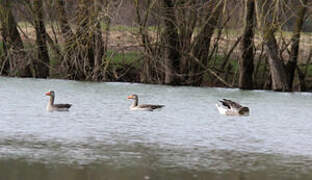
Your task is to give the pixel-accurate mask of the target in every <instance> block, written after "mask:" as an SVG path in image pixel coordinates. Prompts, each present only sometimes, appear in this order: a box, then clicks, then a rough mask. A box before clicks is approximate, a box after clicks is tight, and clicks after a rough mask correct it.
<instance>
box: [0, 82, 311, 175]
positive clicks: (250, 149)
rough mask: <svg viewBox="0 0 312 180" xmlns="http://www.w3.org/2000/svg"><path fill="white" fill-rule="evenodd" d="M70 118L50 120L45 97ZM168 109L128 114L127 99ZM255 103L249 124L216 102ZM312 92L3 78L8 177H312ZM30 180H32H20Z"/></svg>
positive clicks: (0, 149)
mask: <svg viewBox="0 0 312 180" xmlns="http://www.w3.org/2000/svg"><path fill="white" fill-rule="evenodd" d="M49 89H53V90H55V92H56V103H72V104H73V106H72V108H71V109H70V111H69V112H53V113H50V112H47V111H46V104H47V102H48V97H46V96H45V95H44V93H45V92H46V91H48V90H49ZM133 93H136V94H138V95H139V97H140V102H142V103H155V104H164V105H166V107H165V108H164V109H162V110H159V111H154V112H133V111H129V109H128V108H129V105H130V104H131V101H129V100H127V96H128V95H130V94H133ZM220 98H229V99H233V100H236V101H239V102H241V103H242V104H244V105H247V106H249V107H250V109H251V116H249V117H240V118H239V117H226V116H222V115H219V114H218V112H217V109H216V107H215V103H216V102H217V100H218V99H220ZM311 100H312V94H310V93H277V92H269V91H240V90H238V89H221V88H193V87H170V86H158V85H143V84H130V83H93V82H77V81H64V80H36V79H18V78H0V172H1V173H0V179H1V180H2V179H6V180H18V179H32V180H36V179H38V180H39V179H66V180H71V179H73V180H74V179H75V180H80V179H81V180H82V179H90V180H91V179H92V180H94V179H259V180H260V179H312V131H311V128H312V118H311V117H312V111H311V107H312V103H311V102H312V101H311ZM21 177H23V178H21Z"/></svg>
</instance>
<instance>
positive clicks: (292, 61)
mask: <svg viewBox="0 0 312 180" xmlns="http://www.w3.org/2000/svg"><path fill="white" fill-rule="evenodd" d="M307 2H308V0H303V1H302V3H303V4H300V8H299V9H298V11H297V13H296V24H295V27H294V32H293V35H292V38H291V51H290V57H289V60H288V62H287V64H286V68H287V75H288V84H289V88H290V89H291V88H292V86H293V81H294V76H295V70H296V67H297V59H298V55H299V43H300V35H301V29H302V25H303V23H304V16H305V14H306V11H307Z"/></svg>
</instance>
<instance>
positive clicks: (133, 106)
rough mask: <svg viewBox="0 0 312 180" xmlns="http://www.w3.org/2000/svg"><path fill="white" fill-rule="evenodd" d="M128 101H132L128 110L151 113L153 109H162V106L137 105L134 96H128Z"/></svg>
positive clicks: (136, 96) (137, 100) (137, 102)
mask: <svg viewBox="0 0 312 180" xmlns="http://www.w3.org/2000/svg"><path fill="white" fill-rule="evenodd" d="M128 99H132V100H133V103H132V104H131V106H130V110H141V111H153V110H155V109H160V108H162V107H164V105H154V104H139V98H138V95H136V94H133V95H131V96H128Z"/></svg>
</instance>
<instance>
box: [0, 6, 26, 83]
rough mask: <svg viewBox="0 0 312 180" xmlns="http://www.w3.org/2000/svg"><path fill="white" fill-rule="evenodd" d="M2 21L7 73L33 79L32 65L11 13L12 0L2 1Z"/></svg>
mask: <svg viewBox="0 0 312 180" xmlns="http://www.w3.org/2000/svg"><path fill="white" fill-rule="evenodd" d="M0 20H1V35H2V40H3V45H4V50H5V52H4V53H5V55H6V57H5V61H6V64H5V67H6V70H5V71H6V73H7V74H8V75H10V76H20V77H31V76H32V74H31V71H30V64H29V63H28V61H27V58H25V56H26V55H25V54H26V53H25V51H24V45H23V41H22V38H21V36H20V34H19V32H18V30H17V23H16V21H15V19H14V17H13V15H12V12H11V6H10V0H0Z"/></svg>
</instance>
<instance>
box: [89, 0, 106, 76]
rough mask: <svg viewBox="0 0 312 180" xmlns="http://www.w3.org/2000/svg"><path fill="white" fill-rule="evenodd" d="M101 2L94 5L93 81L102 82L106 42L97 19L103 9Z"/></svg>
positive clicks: (97, 0) (96, 1) (97, 1)
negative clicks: (101, 71)
mask: <svg viewBox="0 0 312 180" xmlns="http://www.w3.org/2000/svg"><path fill="white" fill-rule="evenodd" d="M100 7H101V6H100V2H99V0H95V3H94V11H95V14H94V17H93V19H92V20H93V21H95V22H94V24H95V30H94V35H93V36H94V70H93V77H92V79H93V80H100V79H101V77H100V70H101V65H102V60H103V58H104V55H105V51H104V42H103V36H102V30H101V24H100V21H99V20H98V19H97V17H98V15H99V13H100V11H101V8H100Z"/></svg>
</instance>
